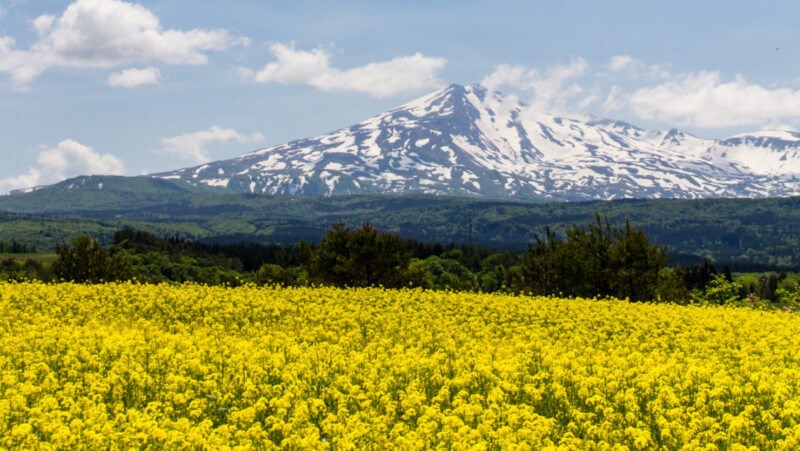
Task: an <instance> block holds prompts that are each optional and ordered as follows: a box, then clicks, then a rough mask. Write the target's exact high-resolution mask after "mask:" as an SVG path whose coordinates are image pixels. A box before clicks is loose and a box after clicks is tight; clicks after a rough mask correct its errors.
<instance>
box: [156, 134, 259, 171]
mask: <svg viewBox="0 0 800 451" xmlns="http://www.w3.org/2000/svg"><path fill="white" fill-rule="evenodd" d="M263 141H264V136H263V135H261V134H260V133H252V134H250V135H245V134H241V133H239V132H237V131H236V130H234V129H232V128H220V127H216V126H214V127H211V128H209V129H208V130H201V131H196V132H190V133H184V134H182V135H178V136H173V137H171V138H164V139H162V140H161V145H162V147H161V149H160V152H161V153H165V154H171V155H177V156H178V157H180V158H181V159H182V160H184V161H188V162H190V163H192V164H203V163H207V162H208V161H211V156H210V154H209V152H210V149H209V147H210V146H212V145H213V144H215V143H226V142H237V143H241V144H258V143H261V142H263Z"/></svg>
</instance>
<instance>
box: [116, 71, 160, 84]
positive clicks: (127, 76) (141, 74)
mask: <svg viewBox="0 0 800 451" xmlns="http://www.w3.org/2000/svg"><path fill="white" fill-rule="evenodd" d="M160 78H161V71H160V70H158V68H155V67H146V68H144V69H127V70H123V71H122V72H114V73H113V74H111V75H109V76H108V84H109V85H111V86H117V87H120V88H135V87H136V86H141V85H157V84H158V80H159V79H160Z"/></svg>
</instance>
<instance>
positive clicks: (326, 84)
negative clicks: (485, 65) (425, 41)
mask: <svg viewBox="0 0 800 451" xmlns="http://www.w3.org/2000/svg"><path fill="white" fill-rule="evenodd" d="M269 49H270V53H272V55H273V56H274V57H275V61H274V62H271V63H267V64H266V65H265V66H264V67H263V68H261V69H260V70H257V71H255V70H252V69H249V68H239V72H240V74H242V75H243V76H245V77H246V78H250V79H252V80H254V81H256V82H258V83H285V84H307V85H310V86H313V87H315V88H317V89H320V90H323V91H354V92H362V93H365V94H369V95H371V96H374V97H389V96H393V95H396V94H400V93H404V92H414V91H419V90H422V89H429V88H434V87H437V86H441V85H442V84H443V83H442V82H441V81H440V80H439V79H438V77H437V74H438V72H439V71H440V70H442V69H443V68H444V66H445V65H446V64H447V60H445V59H444V58H433V57H427V56H425V55H423V54H421V53H416V54H414V55H411V56H401V57H397V58H393V59H391V60H389V61H382V62H376V63H370V64H367V65H364V66H360V67H354V68H351V69H339V68H336V67H332V66H331V61H330V60H331V57H330V53H329V52H328V51H327V50H325V49H321V48H316V49H313V50H311V51H305V50H297V49H296V48H295V45H294V43H290V44H288V45H287V44H281V43H275V44H272V45H271V46H270V48H269Z"/></svg>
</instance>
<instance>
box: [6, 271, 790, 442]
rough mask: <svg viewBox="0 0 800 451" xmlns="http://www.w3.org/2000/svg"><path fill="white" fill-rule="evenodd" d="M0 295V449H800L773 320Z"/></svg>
mask: <svg viewBox="0 0 800 451" xmlns="http://www.w3.org/2000/svg"><path fill="white" fill-rule="evenodd" d="M0 296H1V297H0V395H1V396H0V440H1V441H0V447H9V448H12V447H22V448H36V447H41V448H47V447H53V448H59V449H67V448H69V449H74V448H90V449H114V448H129V447H135V448H140V447H153V448H160V447H168V448H174V447H190V448H199V447H203V446H205V447H207V448H223V447H226V446H230V447H234V446H245V447H258V448H278V447H280V448H314V449H326V448H330V449H363V448H373V449H382V448H396V449H422V448H435V447H443V448H452V449H467V448H472V447H476V448H475V449H508V448H514V447H517V448H518V449H541V448H544V447H565V448H596V449H605V448H610V447H613V446H614V445H624V446H627V447H629V448H631V449H641V448H664V449H674V448H678V447H681V446H683V445H689V447H691V448H696V447H701V446H711V447H712V448H713V447H714V446H716V447H719V448H721V449H736V446H734V445H736V444H743V445H746V446H755V447H757V448H760V449H765V448H778V449H796V448H797V447H798V446H800V425H799V423H800V393H799V391H798V386H800V334H799V333H798V332H800V317H798V316H797V315H796V314H791V313H784V312H778V311H776V312H763V311H755V310H750V309H735V308H723V307H693V306H689V307H681V306H671V305H663V304H661V305H657V304H632V303H626V302H623V301H613V300H584V299H577V300H574V299H573V300H565V299H550V298H531V297H515V296H502V295H485V294H468V293H444V292H423V291H416V290H408V291H388V290H386V291H385V290H381V289H359V290H340V289H333V288H296V289H293V288H287V289H283V288H256V287H240V288H223V287H206V286H197V285H182V286H173V285H138V284H134V283H122V284H107V285H97V286H85V285H75V284H57V285H46V284H38V283H21V284H3V285H0Z"/></svg>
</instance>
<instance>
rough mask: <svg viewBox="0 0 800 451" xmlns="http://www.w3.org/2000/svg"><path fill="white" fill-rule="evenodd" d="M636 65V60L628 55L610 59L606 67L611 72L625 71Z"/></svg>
mask: <svg viewBox="0 0 800 451" xmlns="http://www.w3.org/2000/svg"><path fill="white" fill-rule="evenodd" d="M635 64H636V60H635V59H634V58H633V57H632V56H630V55H617V56H613V57H611V61H609V63H608V66H609V67H610V68H611V70H612V71H613V72H619V71H623V70H626V69H628V68H630V67H632V66H634V65H635Z"/></svg>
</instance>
